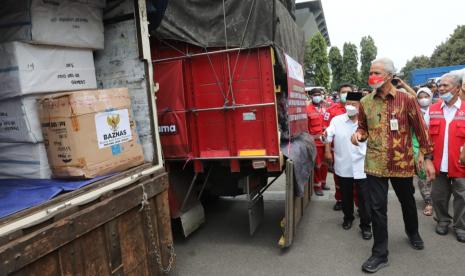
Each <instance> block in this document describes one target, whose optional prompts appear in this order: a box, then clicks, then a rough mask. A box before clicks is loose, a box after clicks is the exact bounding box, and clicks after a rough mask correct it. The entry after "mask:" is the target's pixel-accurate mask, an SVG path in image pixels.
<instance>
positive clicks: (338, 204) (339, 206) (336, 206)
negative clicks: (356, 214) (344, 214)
mask: <svg viewBox="0 0 465 276" xmlns="http://www.w3.org/2000/svg"><path fill="white" fill-rule="evenodd" d="M333 210H334V211H341V210H342V201H336V204H334V207H333Z"/></svg>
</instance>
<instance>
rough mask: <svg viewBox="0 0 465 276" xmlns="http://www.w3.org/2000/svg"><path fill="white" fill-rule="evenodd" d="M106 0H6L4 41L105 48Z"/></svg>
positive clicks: (1, 19)
mask: <svg viewBox="0 0 465 276" xmlns="http://www.w3.org/2000/svg"><path fill="white" fill-rule="evenodd" d="M104 7H105V1H104V0H61V1H43V0H32V1H31V0H6V1H5V0H4V1H2V8H1V9H0V28H1V29H2V31H1V32H0V41H1V42H6V41H24V42H29V43H34V44H47V45H60V46H67V47H77V48H90V49H103V18H102V8H104Z"/></svg>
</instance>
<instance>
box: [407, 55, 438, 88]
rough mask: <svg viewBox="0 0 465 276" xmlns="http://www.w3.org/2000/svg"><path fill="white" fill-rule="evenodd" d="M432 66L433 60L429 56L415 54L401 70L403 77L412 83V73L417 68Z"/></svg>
mask: <svg viewBox="0 0 465 276" xmlns="http://www.w3.org/2000/svg"><path fill="white" fill-rule="evenodd" d="M428 67H431V61H430V59H429V57H427V56H415V57H413V58H412V59H411V60H408V61H407V63H406V64H405V66H404V68H402V70H401V71H400V72H401V74H402V76H403V79H404V80H405V81H406V82H407V83H410V80H411V73H412V71H413V70H415V69H420V68H428Z"/></svg>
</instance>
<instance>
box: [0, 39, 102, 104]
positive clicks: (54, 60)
mask: <svg viewBox="0 0 465 276" xmlns="http://www.w3.org/2000/svg"><path fill="white" fill-rule="evenodd" d="M96 87H97V81H96V79H95V68H94V57H93V55H92V51H91V50H86V49H76V48H66V47H57V46H44V45H31V44H27V43H22V42H6V43H3V44H0V99H6V98H12V97H16V96H22V95H28V94H37V93H44V92H56V91H73V90H81V89H95V88H96Z"/></svg>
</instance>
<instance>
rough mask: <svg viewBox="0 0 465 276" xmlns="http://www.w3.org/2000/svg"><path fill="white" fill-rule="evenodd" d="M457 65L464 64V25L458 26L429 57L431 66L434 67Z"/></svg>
mask: <svg viewBox="0 0 465 276" xmlns="http://www.w3.org/2000/svg"><path fill="white" fill-rule="evenodd" d="M459 64H465V25H462V26H458V27H457V28H456V29H455V30H454V32H453V33H452V35H451V36H450V37H449V38H448V39H447V40H446V42H444V43H441V44H440V45H439V46H437V47H436V49H435V50H434V52H433V54H432V55H431V65H432V66H434V67H436V66H449V65H459Z"/></svg>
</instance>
